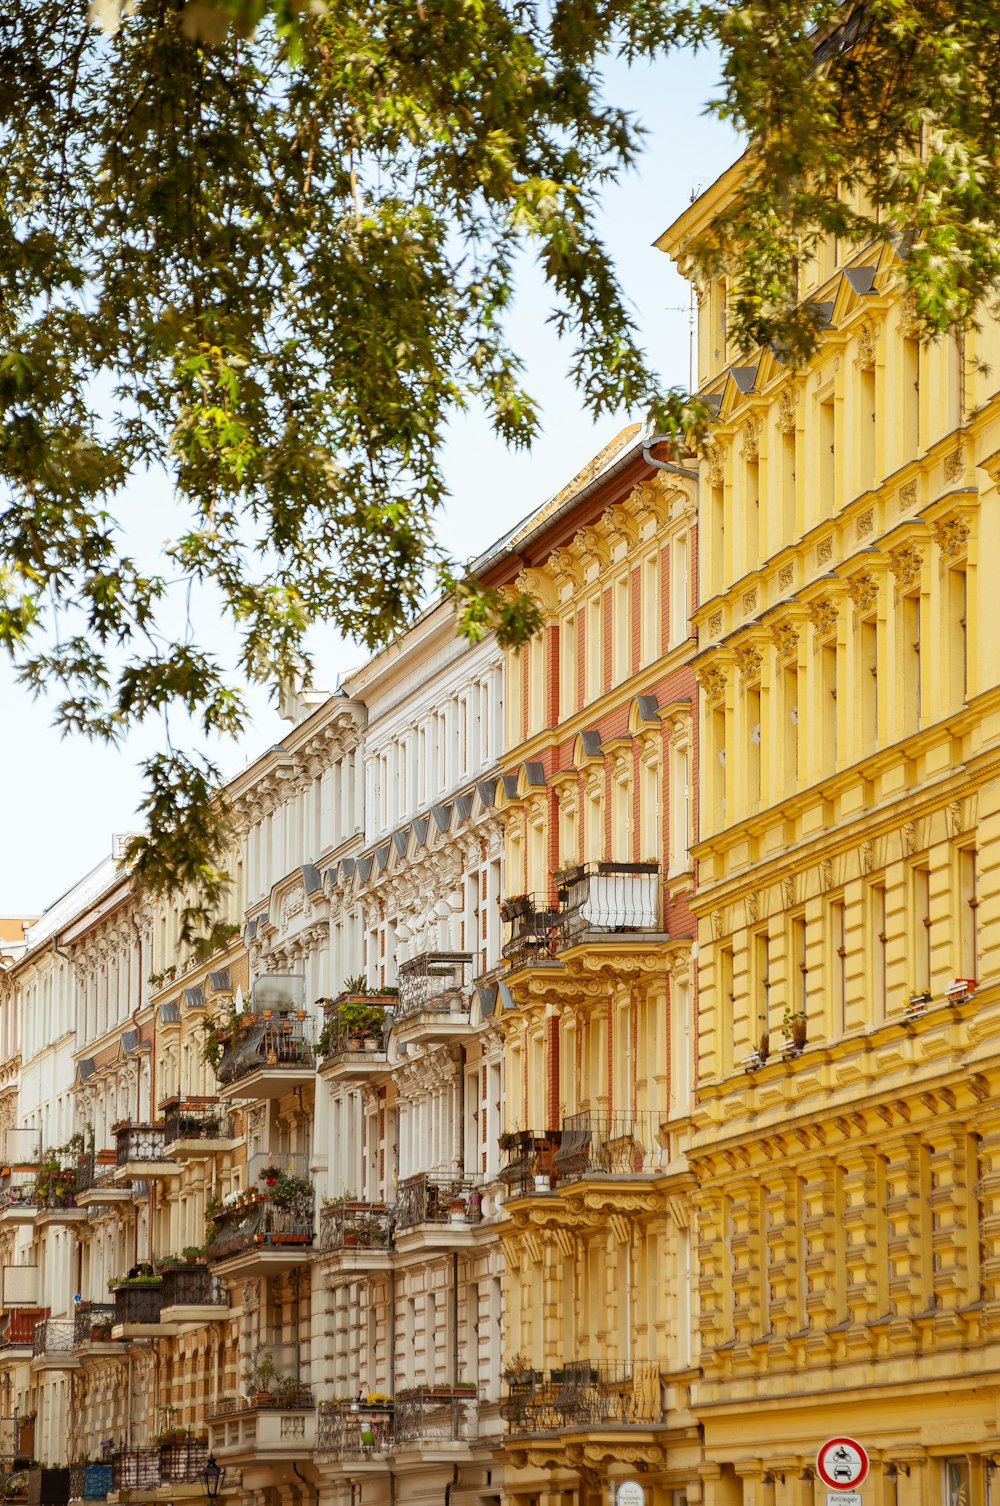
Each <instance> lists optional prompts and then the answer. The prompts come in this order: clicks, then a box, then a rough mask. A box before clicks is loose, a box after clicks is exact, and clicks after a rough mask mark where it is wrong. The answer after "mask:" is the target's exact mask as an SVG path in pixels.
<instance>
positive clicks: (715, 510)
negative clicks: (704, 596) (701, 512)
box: [712, 486, 727, 591]
mask: <svg viewBox="0 0 1000 1506" xmlns="http://www.w3.org/2000/svg"><path fill="white" fill-rule="evenodd" d="M712 548H713V550H714V551H715V560H714V568H713V571H712V585H713V589H714V590H716V591H721V590H723V589H724V588H725V581H726V573H727V572H726V492H725V488H724V487H721V486H713V487H712Z"/></svg>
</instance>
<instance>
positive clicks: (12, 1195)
mask: <svg viewBox="0 0 1000 1506" xmlns="http://www.w3.org/2000/svg"><path fill="white" fill-rule="evenodd" d="M37 1188H38V1167H37V1166H12V1167H11V1168H10V1170H9V1171H5V1172H4V1174H3V1176H0V1211H3V1210H4V1209H7V1208H36V1207H37V1206H38V1194H37Z"/></svg>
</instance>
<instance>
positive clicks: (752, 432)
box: [743, 418, 760, 460]
mask: <svg viewBox="0 0 1000 1506" xmlns="http://www.w3.org/2000/svg"><path fill="white" fill-rule="evenodd" d="M743 454H744V456H745V457H746V459H747V460H756V459H757V457H758V456H759V454H760V424H759V423H758V422H757V420H756V419H755V418H748V419H747V420H746V422H745V423H744V425H743Z"/></svg>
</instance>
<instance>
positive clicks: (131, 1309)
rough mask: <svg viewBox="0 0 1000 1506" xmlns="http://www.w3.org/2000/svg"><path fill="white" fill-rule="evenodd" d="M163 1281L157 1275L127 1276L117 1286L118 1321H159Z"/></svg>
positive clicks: (116, 1307)
mask: <svg viewBox="0 0 1000 1506" xmlns="http://www.w3.org/2000/svg"><path fill="white" fill-rule="evenodd" d="M162 1307H163V1282H162V1280H161V1279H160V1278H159V1277H158V1276H157V1277H149V1276H140V1277H136V1278H133V1279H131V1280H129V1279H128V1278H126V1279H125V1280H123V1281H122V1282H121V1284H120V1285H118V1286H116V1287H115V1322H116V1323H159V1321H160V1311H161V1309H162Z"/></svg>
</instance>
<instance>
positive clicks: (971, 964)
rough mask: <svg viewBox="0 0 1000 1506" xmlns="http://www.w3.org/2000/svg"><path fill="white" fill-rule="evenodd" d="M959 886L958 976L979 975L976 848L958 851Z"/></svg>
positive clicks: (970, 976) (971, 976)
mask: <svg viewBox="0 0 1000 1506" xmlns="http://www.w3.org/2000/svg"><path fill="white" fill-rule="evenodd" d="M958 886H959V900H960V910H959V932H960V934H959V962H958V965H959V973H958V976H959V977H960V978H978V976H979V937H978V922H977V916H978V912H979V896H978V892H977V875H976V849H975V848H974V847H962V848H960V849H959V853H958Z"/></svg>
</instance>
